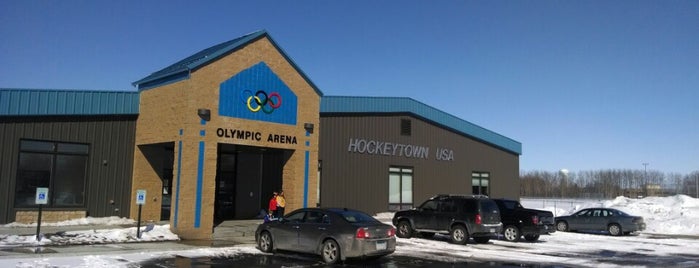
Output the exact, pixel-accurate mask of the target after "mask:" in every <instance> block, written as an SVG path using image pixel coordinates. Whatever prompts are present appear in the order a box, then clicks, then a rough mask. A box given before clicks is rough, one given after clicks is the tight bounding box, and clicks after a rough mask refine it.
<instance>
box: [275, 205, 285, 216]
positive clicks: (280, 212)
mask: <svg viewBox="0 0 699 268" xmlns="http://www.w3.org/2000/svg"><path fill="white" fill-rule="evenodd" d="M283 216H284V207H277V210H275V211H274V217H275V218H281V217H283Z"/></svg>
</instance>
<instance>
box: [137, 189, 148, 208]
mask: <svg viewBox="0 0 699 268" xmlns="http://www.w3.org/2000/svg"><path fill="white" fill-rule="evenodd" d="M145 203H146V190H136V204H137V205H143V204H145Z"/></svg>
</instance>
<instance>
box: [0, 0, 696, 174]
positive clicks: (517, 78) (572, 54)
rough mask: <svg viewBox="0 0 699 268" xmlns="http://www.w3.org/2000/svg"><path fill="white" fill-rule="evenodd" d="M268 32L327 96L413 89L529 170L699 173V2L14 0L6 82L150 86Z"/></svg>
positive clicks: (3, 6) (1, 67)
mask: <svg viewBox="0 0 699 268" xmlns="http://www.w3.org/2000/svg"><path fill="white" fill-rule="evenodd" d="M260 29H265V30H267V31H268V32H269V33H270V34H271V35H272V37H273V38H274V39H275V41H277V43H279V45H280V46H281V47H282V49H283V50H284V51H285V52H286V53H287V54H288V55H289V56H290V57H291V58H292V59H293V60H294V61H295V62H296V64H297V65H298V66H299V67H300V68H301V69H302V70H303V71H304V72H305V73H306V74H307V75H308V76H309V77H310V79H311V80H312V81H313V82H314V83H315V84H316V85H317V86H318V87H319V88H320V89H321V90H322V91H323V92H324V93H325V95H362V96H403V97H411V98H414V99H416V100H418V101H421V102H423V103H425V104H428V105H430V106H433V107H435V108H438V109H441V110H442V111H445V112H447V113H450V114H453V115H455V116H458V117H460V118H462V119H465V120H467V121H470V122H472V123H475V124H478V125H480V126H482V127H485V128H487V129H490V130H493V131H495V132H498V133H500V134H502V135H505V136H507V137H510V138H512V139H514V140H517V141H519V142H521V143H522V148H523V154H522V156H521V158H520V159H521V161H520V168H521V169H522V170H525V171H529V170H546V171H557V170H559V169H562V168H566V169H569V170H571V171H573V172H576V171H582V170H597V169H641V170H642V169H643V168H644V166H643V164H642V163H648V169H649V170H657V171H661V172H675V173H681V174H687V173H689V172H692V171H695V170H699V1H674V0H670V1H636V0H634V1H587V0H586V1H191V0H187V1H92V0H90V1H87V0H85V1H75V0H67V1H31V0H30V1H20V0H9V1H2V3H0V63H1V64H0V87H5V88H50V89H89V90H134V88H133V87H132V86H131V83H132V82H134V81H136V80H138V79H141V78H143V77H145V76H147V75H148V74H150V73H152V72H154V71H157V70H159V69H161V68H163V67H166V66H168V65H170V64H172V63H174V62H176V61H178V60H180V59H182V58H184V57H187V56H189V55H192V54H194V53H195V52H197V51H199V50H202V49H204V48H207V47H209V46H212V45H215V44H218V43H220V42H223V41H227V40H231V39H233V38H236V37H239V36H241V35H244V34H246V33H250V32H253V31H256V30H260Z"/></svg>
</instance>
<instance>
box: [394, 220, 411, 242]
mask: <svg viewBox="0 0 699 268" xmlns="http://www.w3.org/2000/svg"><path fill="white" fill-rule="evenodd" d="M397 227H398V231H397V232H396V236H398V237H400V238H410V237H411V236H413V227H411V226H410V222H409V221H406V220H403V221H400V222H398V226H397Z"/></svg>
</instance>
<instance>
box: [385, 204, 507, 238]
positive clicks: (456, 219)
mask: <svg viewBox="0 0 699 268" xmlns="http://www.w3.org/2000/svg"><path fill="white" fill-rule="evenodd" d="M393 225H395V226H396V229H397V232H396V235H397V236H398V237H401V238H410V237H411V236H413V235H414V234H419V235H420V236H422V237H425V238H429V237H432V236H434V234H435V233H440V234H449V236H450V237H451V241H452V243H456V244H466V242H467V241H468V239H469V237H473V240H474V241H476V243H487V242H488V241H489V240H490V239H491V238H496V237H497V236H498V234H499V233H500V232H501V231H502V223H501V222H500V211H499V210H498V206H497V204H495V202H494V201H493V200H491V199H489V198H487V197H486V196H464V195H436V196H434V197H432V198H430V199H428V200H427V201H425V202H424V203H422V205H420V206H419V207H417V208H413V209H410V210H402V211H398V212H396V213H395V214H394V215H393Z"/></svg>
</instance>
